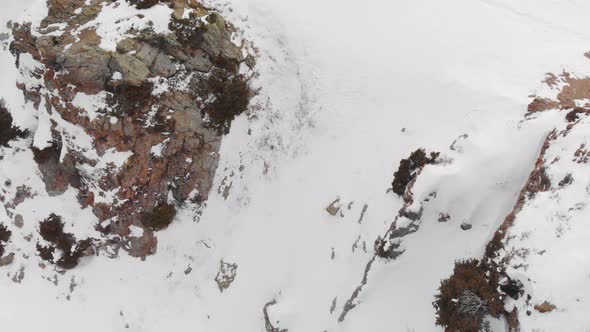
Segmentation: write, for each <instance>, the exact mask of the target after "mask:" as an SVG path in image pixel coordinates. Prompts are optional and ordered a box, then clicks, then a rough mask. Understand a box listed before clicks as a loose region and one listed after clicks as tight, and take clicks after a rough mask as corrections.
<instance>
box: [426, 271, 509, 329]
mask: <svg viewBox="0 0 590 332" xmlns="http://www.w3.org/2000/svg"><path fill="white" fill-rule="evenodd" d="M438 290H439V293H438V294H437V295H436V296H435V301H434V302H433V306H434V308H435V309H436V324H437V325H440V326H444V327H445V331H449V332H450V331H453V332H454V331H461V332H479V331H480V329H481V326H482V321H483V316H484V315H485V314H490V315H492V316H494V317H497V316H498V315H499V314H500V313H502V312H503V304H502V300H501V297H500V294H499V293H498V292H497V291H496V289H495V288H494V287H493V285H491V284H490V282H489V280H488V279H487V278H486V274H485V269H483V268H482V267H481V266H479V264H478V261H477V260H475V259H471V260H465V261H457V262H455V268H454V270H453V275H451V277H449V278H448V279H445V280H442V281H441V283H440V287H439V289H438Z"/></svg>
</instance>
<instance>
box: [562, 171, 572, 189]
mask: <svg viewBox="0 0 590 332" xmlns="http://www.w3.org/2000/svg"><path fill="white" fill-rule="evenodd" d="M573 182H574V177H573V176H572V173H568V174H566V175H565V177H564V178H563V180H561V181H559V183H558V185H559V186H560V187H565V186H567V185H570V184H572V183H573Z"/></svg>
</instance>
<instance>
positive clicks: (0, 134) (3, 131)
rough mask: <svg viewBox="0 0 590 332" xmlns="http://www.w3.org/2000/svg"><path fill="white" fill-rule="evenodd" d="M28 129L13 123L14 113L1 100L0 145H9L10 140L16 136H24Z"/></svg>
mask: <svg viewBox="0 0 590 332" xmlns="http://www.w3.org/2000/svg"><path fill="white" fill-rule="evenodd" d="M25 136H26V131H22V130H20V129H18V128H16V127H14V126H13V125H12V115H11V114H10V112H9V111H8V110H7V109H6V107H4V103H3V102H2V101H1V100H0V145H2V146H8V142H10V141H12V140H14V139H16V138H24V137H25Z"/></svg>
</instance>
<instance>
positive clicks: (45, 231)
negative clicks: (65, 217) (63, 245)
mask: <svg viewBox="0 0 590 332" xmlns="http://www.w3.org/2000/svg"><path fill="white" fill-rule="evenodd" d="M63 233H64V223H63V221H62V220H61V217H60V216H58V215H56V214H55V213H52V214H51V215H50V216H49V217H48V218H47V219H45V220H43V221H42V222H40V223H39V234H40V235H41V237H42V238H43V239H44V240H45V241H47V242H52V243H57V242H58V241H59V239H60V237H61V236H62V235H63Z"/></svg>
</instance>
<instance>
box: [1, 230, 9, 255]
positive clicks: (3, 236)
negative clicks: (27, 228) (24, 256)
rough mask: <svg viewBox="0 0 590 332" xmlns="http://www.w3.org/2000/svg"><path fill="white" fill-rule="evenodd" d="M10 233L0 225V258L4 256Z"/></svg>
mask: <svg viewBox="0 0 590 332" xmlns="http://www.w3.org/2000/svg"><path fill="white" fill-rule="evenodd" d="M11 235H12V232H11V231H10V230H9V229H8V228H7V227H6V226H4V225H3V224H0V257H2V256H4V250H5V249H4V246H5V243H6V242H8V240H10V236H11Z"/></svg>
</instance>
